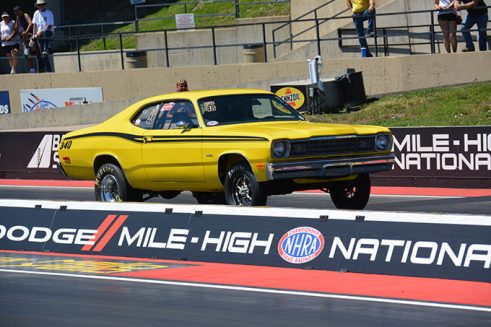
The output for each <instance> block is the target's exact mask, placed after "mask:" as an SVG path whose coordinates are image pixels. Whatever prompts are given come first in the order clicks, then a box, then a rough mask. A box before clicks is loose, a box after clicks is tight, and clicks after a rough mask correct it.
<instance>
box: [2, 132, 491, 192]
mask: <svg viewBox="0 0 491 327" xmlns="http://www.w3.org/2000/svg"><path fill="white" fill-rule="evenodd" d="M392 132H393V134H394V153H395V155H396V162H395V164H394V169H393V170H392V171H389V172H383V173H377V174H373V175H372V177H373V178H372V184H373V185H389V186H426V187H468V188H491V127H490V126H487V127H486V126H483V127H428V128H412V127H411V128H393V129H392ZM65 133H66V132H56V133H53V132H15V133H14V132H12V133H10V132H2V133H0V144H1V147H0V154H1V156H0V177H7V178H14V177H15V178H41V179H53V178H54V179H60V178H62V176H61V175H59V174H58V172H57V170H56V163H57V162H58V155H57V152H56V151H57V148H58V144H59V141H60V139H61V136H62V135H63V134H65ZM46 173H47V174H46Z"/></svg>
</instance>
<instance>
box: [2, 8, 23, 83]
mask: <svg viewBox="0 0 491 327" xmlns="http://www.w3.org/2000/svg"><path fill="white" fill-rule="evenodd" d="M0 35H1V39H2V48H3V51H4V52H5V54H6V55H7V57H8V59H9V65H10V74H15V68H16V67H17V63H18V61H19V60H18V58H17V55H18V54H19V49H20V43H19V39H18V37H17V29H16V26H15V22H14V21H12V20H11V19H10V15H9V14H8V13H6V12H4V13H2V22H1V23H0Z"/></svg>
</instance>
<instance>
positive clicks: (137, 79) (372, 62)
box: [0, 52, 491, 130]
mask: <svg viewBox="0 0 491 327" xmlns="http://www.w3.org/2000/svg"><path fill="white" fill-rule="evenodd" d="M456 63H458V64H456ZM490 66H491V56H490V55H489V52H475V53H458V54H452V55H447V54H441V55H421V56H401V57H389V58H371V59H364V60H361V59H334V60H326V61H325V62H324V67H323V70H322V72H321V77H330V76H331V77H332V76H335V75H337V74H340V73H343V71H345V70H346V69H347V68H354V69H356V70H357V71H362V72H363V77H364V81H365V89H366V93H367V94H368V95H375V94H386V93H393V92H403V91H407V90H414V89H421V88H430V87H438V86H444V85H454V84H461V83H470V82H479V81H489V80H491V70H489V69H486V68H487V67H490ZM308 76H309V73H308V66H307V62H306V60H302V61H293V62H275V63H267V64H264V63H263V64H241V65H220V66H194V67H174V68H155V69H134V70H129V71H102V72H93V73H91V72H83V73H57V74H41V75H27V74H26V75H21V74H19V75H14V76H10V75H9V76H5V75H3V76H0V89H2V90H8V91H9V93H10V101H11V106H12V112H13V113H19V112H20V96H19V90H21V89H31V88H32V89H36V88H63V87H102V88H103V93H104V100H105V101H114V100H128V99H137V98H143V97H147V96H151V95H156V94H162V93H168V92H171V91H173V90H174V87H175V81H176V79H178V78H186V79H187V80H188V82H189V85H190V88H191V89H193V90H197V89H213V88H223V87H225V88H229V87H258V88H263V89H269V87H270V85H271V84H275V83H281V82H291V81H298V80H304V79H307V78H308ZM127 103H128V101H123V102H120V103H116V104H115V103H110V104H108V105H90V106H89V105H88V106H87V108H86V109H85V108H84V110H83V111H77V108H69V109H66V110H65V109H59V110H56V111H53V112H52V113H46V112H40V113H20V114H19V115H18V116H17V115H14V114H11V115H10V116H9V115H7V116H0V129H2V130H5V129H12V128H13V127H14V126H20V128H30V127H49V126H67V125H72V124H73V123H75V122H78V123H81V122H87V123H96V122H99V121H100V119H102V118H103V117H106V116H107V115H106V113H104V114H101V115H102V116H97V115H95V114H94V113H95V112H101V111H106V110H108V112H111V113H113V112H114V111H113V110H117V108H119V107H121V109H123V108H124V107H125V106H126V105H127ZM90 108H95V109H90ZM107 108H109V109H107ZM27 115H30V116H27ZM34 115H36V116H34ZM86 115H87V116H86ZM34 117H36V118H35V119H33V118H34ZM17 120H18V121H20V122H16V121H17Z"/></svg>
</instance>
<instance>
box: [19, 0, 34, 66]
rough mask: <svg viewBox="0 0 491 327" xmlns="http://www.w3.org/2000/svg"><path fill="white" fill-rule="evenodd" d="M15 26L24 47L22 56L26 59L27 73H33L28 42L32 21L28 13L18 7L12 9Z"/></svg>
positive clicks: (30, 35)
mask: <svg viewBox="0 0 491 327" xmlns="http://www.w3.org/2000/svg"><path fill="white" fill-rule="evenodd" d="M14 13H15V16H16V18H15V24H16V25H17V32H18V33H19V35H20V37H21V39H22V44H23V46H24V51H23V53H24V56H25V57H26V62H27V69H28V71H29V73H34V72H35V70H34V68H33V65H32V58H31V57H30V54H31V53H30V49H29V41H30V39H31V37H32V19H31V16H29V14H28V13H25V12H24V11H23V10H22V8H21V7H20V6H16V7H14Z"/></svg>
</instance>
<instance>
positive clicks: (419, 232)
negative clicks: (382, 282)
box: [0, 204, 491, 282]
mask: <svg viewBox="0 0 491 327" xmlns="http://www.w3.org/2000/svg"><path fill="white" fill-rule="evenodd" d="M94 206H95V204H94ZM155 208H159V209H161V208H162V206H156V207H155ZM226 210H227V209H224V210H223V212H224V213H223V214H216V213H214V214H206V213H205V214H203V213H201V212H195V213H172V212H171V211H170V210H169V209H167V210H165V211H164V210H163V211H162V212H157V210H156V211H154V212H138V211H106V210H100V211H96V210H83V209H77V210H71V209H60V210H57V211H56V213H55V215H54V218H53V211H52V210H51V209H41V210H37V211H34V210H33V209H25V208H1V207H0V249H33V248H35V249H39V248H41V243H43V242H44V243H43V244H42V249H43V251H50V252H58V253H70V254H93V255H109V256H132V257H141V258H160V259H173V260H180V259H182V260H189V261H208V262H221V263H235V264H251V265H265V266H276V267H289V268H309V269H321V270H331V271H349V272H357V273H374V274H386V275H402V276H420V277H431V278H447V279H461V280H474V281H483V282H491V268H490V266H491V225H490V224H489V221H488V222H487V223H486V224H482V225H480V224H478V223H475V222H473V223H472V224H454V223H444V222H442V221H436V222H435V223H414V222H407V221H394V222H388V221H377V220H376V219H371V220H370V221H366V220H365V221H362V220H360V219H352V220H347V219H308V218H292V217H272V216H268V212H272V211H271V210H269V211H268V209H264V210H263V211H264V215H261V216H252V215H250V216H242V215H233V214H227V213H226V212H227V211H228V212H230V211H229V210H227V211H226ZM166 211H167V212H166ZM394 215H397V214H396V213H394ZM408 215H409V214H408ZM414 215H415V216H418V217H415V219H416V221H417V220H418V219H419V218H421V217H419V216H422V215H423V214H419V215H418V214H414ZM14 217H15V219H14ZM442 217H445V216H444V215H442ZM48 218H49V219H48ZM353 218H354V217H353ZM51 219H52V220H51ZM394 219H395V218H394ZM469 219H472V218H469ZM476 219H477V218H476ZM480 219H482V220H485V218H480ZM406 220H407V219H406ZM433 221H435V220H433ZM476 221H477V220H476ZM48 222H51V224H48Z"/></svg>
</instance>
